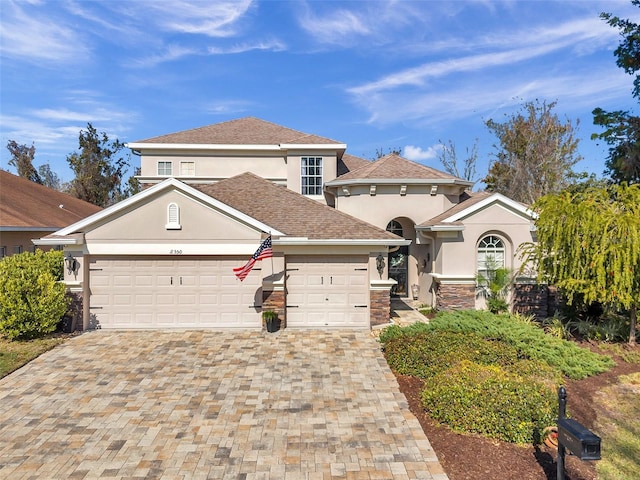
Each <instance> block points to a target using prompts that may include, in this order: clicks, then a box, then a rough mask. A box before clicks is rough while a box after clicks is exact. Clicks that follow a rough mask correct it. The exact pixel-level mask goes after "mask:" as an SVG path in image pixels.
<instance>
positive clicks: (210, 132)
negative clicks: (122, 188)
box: [133, 117, 342, 145]
mask: <svg viewBox="0 0 640 480" xmlns="http://www.w3.org/2000/svg"><path fill="white" fill-rule="evenodd" d="M133 143H172V144H196V145H279V144H281V143H285V144H305V145H322V144H340V143H342V142H337V141H335V140H331V139H329V138H324V137H320V136H317V135H312V134H308V133H304V132H299V131H297V130H292V129H290V128H286V127H283V126H281V125H277V124H275V123H271V122H267V121H265V120H261V119H259V118H255V117H245V118H239V119H236V120H230V121H228V122H222V123H216V124H213V125H207V126H205V127H200V128H194V129H192V130H184V131H182V132H177V133H170V134H168V135H161V136H159V137H153V138H147V139H146V140H139V141H138V142H133Z"/></svg>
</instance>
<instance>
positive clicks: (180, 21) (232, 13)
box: [140, 0, 252, 37]
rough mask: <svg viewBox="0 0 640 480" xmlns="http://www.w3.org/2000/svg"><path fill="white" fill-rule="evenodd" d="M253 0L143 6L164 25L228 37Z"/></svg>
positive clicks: (200, 33) (196, 32) (164, 2)
mask: <svg viewBox="0 0 640 480" xmlns="http://www.w3.org/2000/svg"><path fill="white" fill-rule="evenodd" d="M251 4H252V2H251V0H242V1H239V0H226V1H224V0H217V1H215V2H210V1H206V2H202V1H173V2H170V1H161V2H142V3H141V4H140V5H141V7H140V8H141V9H143V10H144V11H145V12H148V14H149V15H150V17H151V19H152V20H154V21H155V22H156V23H157V25H158V26H160V27H161V28H163V29H165V30H167V31H172V32H179V33H189V34H197V35H206V36H208V37H229V36H232V35H234V34H235V33H236V28H237V26H236V25H235V24H236V22H237V21H238V20H239V19H240V18H242V16H243V15H245V14H246V13H247V11H248V10H249V8H250V7H251Z"/></svg>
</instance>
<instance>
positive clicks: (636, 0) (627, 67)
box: [591, 0, 640, 183]
mask: <svg viewBox="0 0 640 480" xmlns="http://www.w3.org/2000/svg"><path fill="white" fill-rule="evenodd" d="M631 3H632V4H633V5H635V6H636V7H640V0H631ZM600 18H602V19H603V20H605V21H606V22H607V23H608V24H609V25H611V26H612V27H615V28H617V29H618V30H620V35H621V36H622V41H621V42H620V45H619V46H618V48H616V49H615V51H614V52H613V53H614V55H615V56H616V57H617V60H616V64H617V65H618V67H620V68H622V69H623V70H624V71H625V72H626V73H628V74H629V75H635V79H634V80H633V92H632V95H633V96H634V97H635V98H636V100H638V101H640V75H638V72H639V71H640V24H637V23H634V22H632V21H630V20H625V19H621V18H619V17H616V16H614V15H612V14H611V13H601V14H600ZM593 123H594V124H595V125H599V126H601V127H603V128H604V129H605V130H604V132H602V133H594V134H593V135H591V138H592V139H600V140H604V141H605V142H606V143H607V144H608V145H609V157H608V158H607V161H606V170H605V173H606V174H608V175H609V176H610V177H611V179H612V180H613V181H614V182H617V183H621V182H627V183H640V117H637V116H635V115H632V114H631V113H630V112H629V111H628V110H616V111H612V112H607V111H605V110H603V109H601V108H596V109H595V110H594V111H593Z"/></svg>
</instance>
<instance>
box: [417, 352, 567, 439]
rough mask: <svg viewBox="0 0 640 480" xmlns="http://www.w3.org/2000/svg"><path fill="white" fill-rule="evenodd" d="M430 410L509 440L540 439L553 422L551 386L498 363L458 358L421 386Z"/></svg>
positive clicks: (463, 427) (460, 426)
mask: <svg viewBox="0 0 640 480" xmlns="http://www.w3.org/2000/svg"><path fill="white" fill-rule="evenodd" d="M421 400H422V405H423V406H424V408H425V409H426V410H427V411H428V412H429V414H430V416H431V417H432V418H433V419H435V420H437V421H439V422H442V423H445V424H447V425H449V426H450V427H451V428H452V429H453V430H456V431H460V432H473V433H479V434H481V435H484V436H486V437H489V438H496V439H499V440H503V441H506V442H512V443H533V442H537V441H539V438H540V432H542V430H543V429H544V427H546V426H548V425H552V424H554V423H555V416H556V410H557V398H556V393H555V391H554V390H553V389H552V388H550V387H549V386H547V385H544V384H543V383H542V382H538V381H535V380H525V379H523V378H522V377H520V376H519V375H516V374H514V373H511V372H508V371H506V370H505V369H504V368H502V367H500V366H497V365H480V364H477V363H474V362H471V361H468V360H462V361H461V362H459V363H458V364H457V365H455V366H454V367H452V368H449V369H447V370H444V371H442V372H440V373H439V374H438V375H437V376H436V377H434V379H433V381H432V382H429V385H428V386H427V387H426V388H425V389H424V390H423V391H422V394H421Z"/></svg>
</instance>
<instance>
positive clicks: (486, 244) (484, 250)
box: [478, 235, 505, 278]
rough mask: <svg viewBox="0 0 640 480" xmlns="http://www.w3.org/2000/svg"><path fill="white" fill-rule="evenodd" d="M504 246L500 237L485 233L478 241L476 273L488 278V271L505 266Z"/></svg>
mask: <svg viewBox="0 0 640 480" xmlns="http://www.w3.org/2000/svg"><path fill="white" fill-rule="evenodd" d="M504 262H505V248H504V242H503V241H502V239H500V238H499V237H497V236H495V235H487V236H486V237H484V238H483V239H482V240H480V243H478V274H480V275H482V276H483V277H485V278H488V272H491V271H493V270H496V269H498V268H504V267H505V263H504Z"/></svg>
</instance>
